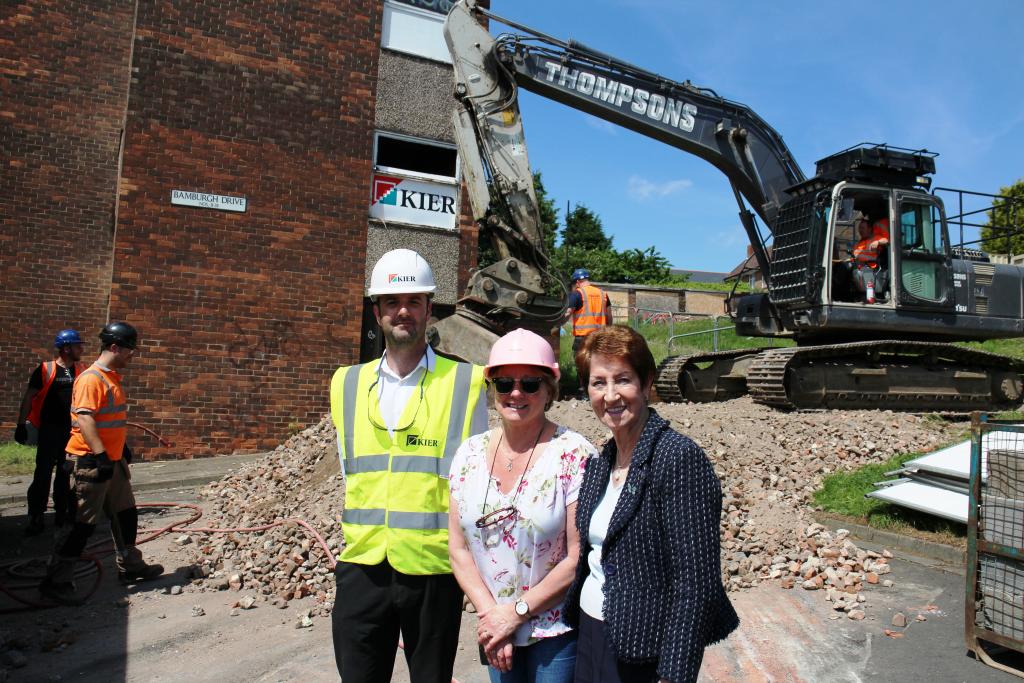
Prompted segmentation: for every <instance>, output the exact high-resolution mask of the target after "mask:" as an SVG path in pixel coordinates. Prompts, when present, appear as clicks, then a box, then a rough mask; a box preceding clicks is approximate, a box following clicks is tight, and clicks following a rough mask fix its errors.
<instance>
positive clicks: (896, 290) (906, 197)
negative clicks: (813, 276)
mask: <svg viewBox="0 0 1024 683" xmlns="http://www.w3.org/2000/svg"><path fill="white" fill-rule="evenodd" d="M833 197H834V202H833V205H832V209H831V211H830V213H832V214H834V216H835V220H834V221H832V222H831V226H830V234H831V237H830V243H831V259H830V263H828V264H826V266H825V267H826V268H829V269H830V273H829V275H828V281H829V282H830V283H831V286H830V288H829V291H830V294H831V296H830V299H827V300H826V301H827V302H828V303H831V304H835V305H853V306H882V307H885V308H888V309H899V310H903V309H907V310H939V311H949V310H952V307H953V304H954V301H953V297H952V284H953V281H952V272H951V268H950V264H951V260H952V257H951V252H950V248H949V239H948V236H947V230H946V224H945V220H944V217H943V214H942V205H941V203H940V202H939V201H938V200H937V199H936V198H935V197H934V196H933V195H930V194H928V193H925V192H922V191H919V190H914V189H900V188H892V187H878V186H868V185H862V184H858V183H846V182H844V183H839V184H837V185H836V186H835V188H834V189H833ZM862 221H866V223H867V225H868V226H869V227H868V230H867V231H866V232H865V233H864V234H860V233H859V228H858V226H859V225H860V224H861V222H862ZM880 234H885V235H886V236H887V239H888V244H884V245H881V246H879V247H878V248H877V256H876V258H875V259H874V261H873V264H874V265H873V266H867V265H866V264H864V263H863V262H860V263H858V259H857V258H856V256H855V251H856V250H857V249H856V247H857V244H858V242H859V241H860V240H861V238H867V239H870V238H871V237H877V236H878V235H880ZM868 267H871V268H872V270H873V273H872V275H873V277H874V281H875V288H874V294H875V297H874V301H873V302H871V303H867V301H866V295H865V292H864V291H863V286H860V287H858V286H857V273H856V271H857V270H858V269H864V268H868ZM862 280H863V278H862Z"/></svg>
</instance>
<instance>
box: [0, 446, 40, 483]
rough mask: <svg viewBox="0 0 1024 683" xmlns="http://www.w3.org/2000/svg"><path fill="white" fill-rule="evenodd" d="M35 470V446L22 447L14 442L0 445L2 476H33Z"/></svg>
mask: <svg viewBox="0 0 1024 683" xmlns="http://www.w3.org/2000/svg"><path fill="white" fill-rule="evenodd" d="M35 468H36V448H35V446H22V445H21V444H19V443H15V442H13V441H9V442H7V443H5V444H0V476H4V477H9V476H11V475H15V474H32V471H33V470H35Z"/></svg>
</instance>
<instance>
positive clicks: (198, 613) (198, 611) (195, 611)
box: [192, 605, 206, 617]
mask: <svg viewBox="0 0 1024 683" xmlns="http://www.w3.org/2000/svg"><path fill="white" fill-rule="evenodd" d="M192 616H194V617H205V616H206V610H204V609H203V606H202V605H193V606H192Z"/></svg>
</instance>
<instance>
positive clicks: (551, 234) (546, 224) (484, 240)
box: [477, 171, 558, 268]
mask: <svg viewBox="0 0 1024 683" xmlns="http://www.w3.org/2000/svg"><path fill="white" fill-rule="evenodd" d="M533 191H534V194H536V195H537V209H538V211H539V212H540V225H539V226H538V227H539V228H540V234H541V237H542V238H543V240H544V250H545V251H546V252H547V254H548V255H549V256H550V255H551V254H553V253H554V251H555V236H556V235H557V234H558V209H556V208H555V200H553V199H551V197H549V196H548V191H547V189H545V187H544V181H543V180H542V179H541V175H540V171H535V172H534V174H533ZM491 205H492V206H494V202H493V201H492V204H491ZM497 260H498V253H497V252H496V251H495V250H494V247H493V246H492V245H491V235H490V232H489V231H487V230H485V229H484V230H480V234H479V236H478V238H477V264H478V266H479V267H480V268H484V267H486V266H489V265H491V264H492V263H495V262H497Z"/></svg>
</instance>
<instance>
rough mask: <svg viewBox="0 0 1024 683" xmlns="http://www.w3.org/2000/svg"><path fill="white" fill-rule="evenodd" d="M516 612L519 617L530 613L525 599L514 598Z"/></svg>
mask: <svg viewBox="0 0 1024 683" xmlns="http://www.w3.org/2000/svg"><path fill="white" fill-rule="evenodd" d="M516 614H518V615H519V616H521V617H526V616H529V615H530V606H529V605H527V604H526V600H516Z"/></svg>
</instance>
